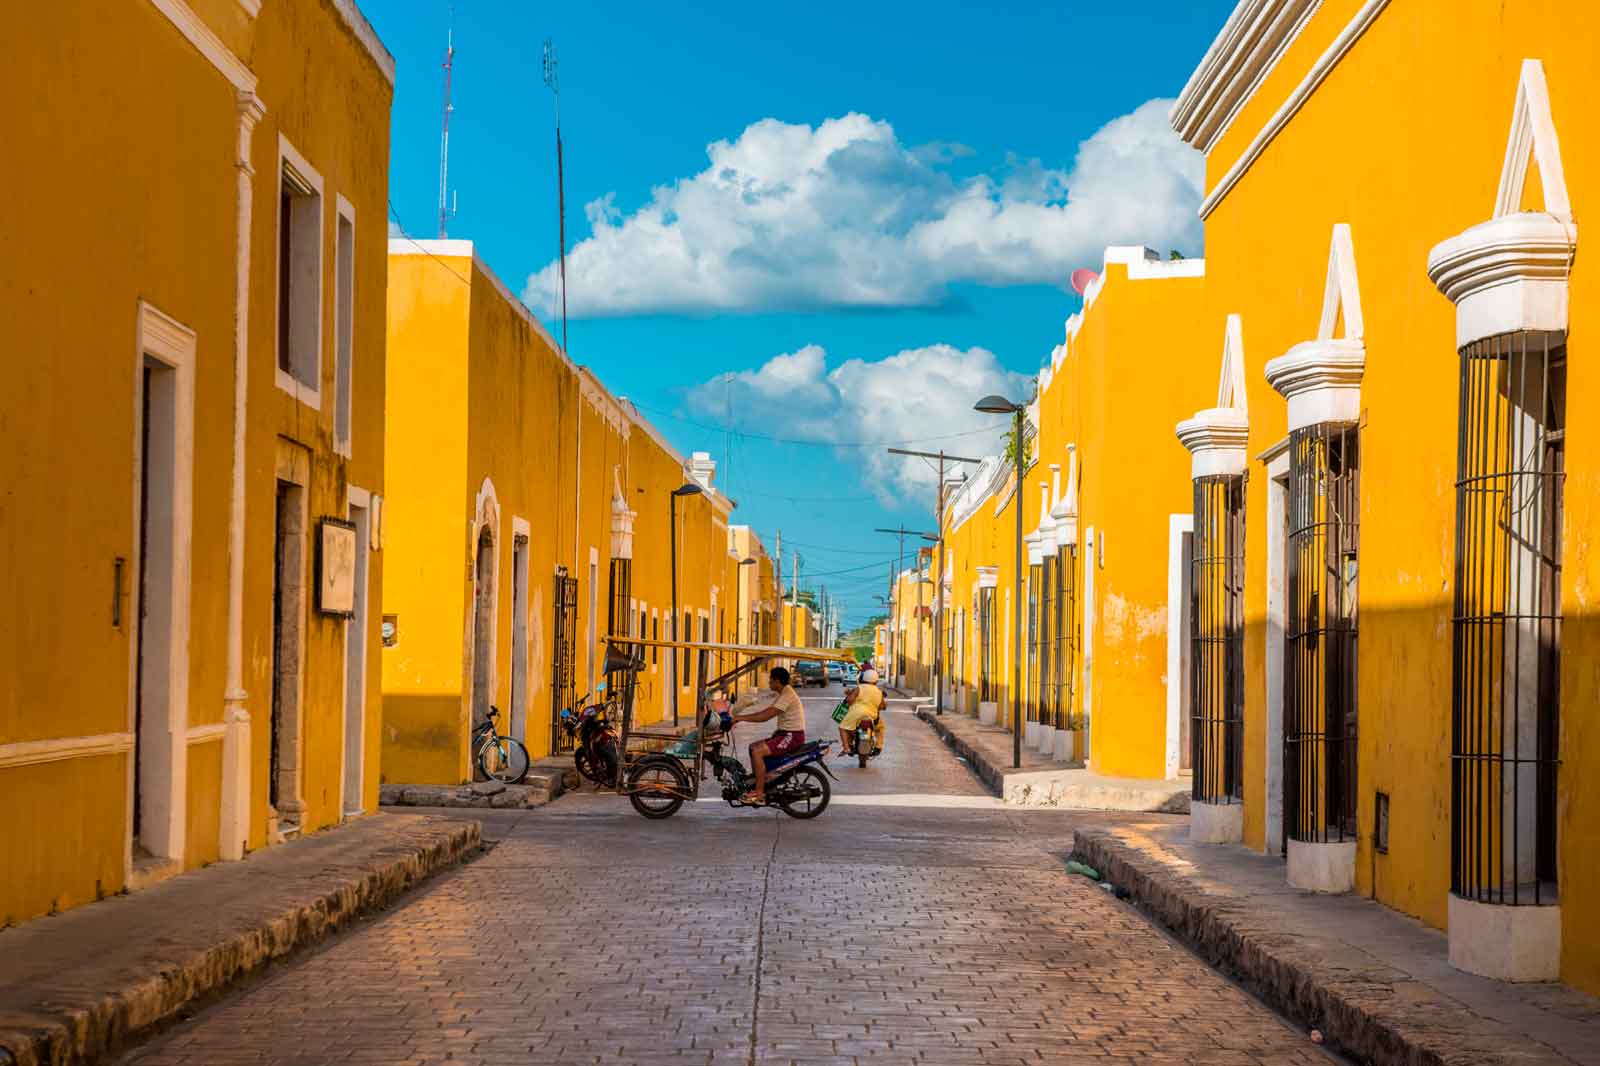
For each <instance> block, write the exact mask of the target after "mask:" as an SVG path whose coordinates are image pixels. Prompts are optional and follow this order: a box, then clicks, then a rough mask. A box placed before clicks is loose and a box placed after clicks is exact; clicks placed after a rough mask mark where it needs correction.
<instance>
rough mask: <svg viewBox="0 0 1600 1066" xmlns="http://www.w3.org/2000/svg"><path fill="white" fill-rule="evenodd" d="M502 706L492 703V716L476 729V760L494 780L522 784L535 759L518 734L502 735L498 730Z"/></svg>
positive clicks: (490, 713) (473, 739) (473, 745)
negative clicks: (495, 729)
mask: <svg viewBox="0 0 1600 1066" xmlns="http://www.w3.org/2000/svg"><path fill="white" fill-rule="evenodd" d="M499 717H500V709H499V708H498V707H494V706H491V707H490V708H489V714H488V717H486V718H485V719H484V720H483V721H482V722H481V723H479V724H478V725H477V726H476V727H475V728H474V729H473V731H472V747H473V751H474V753H475V754H474V761H475V762H476V763H477V766H478V772H479V773H481V774H483V776H484V777H486V778H488V779H489V780H491V781H499V782H500V783H501V784H503V785H519V784H521V783H522V781H523V779H524V778H526V777H527V776H528V768H529V767H530V766H531V765H532V760H530V759H529V758H528V749H527V748H526V747H524V746H523V744H522V741H520V740H518V739H517V738H516V737H508V736H502V735H500V734H498V733H496V732H495V731H494V723H495V719H497V718H499Z"/></svg>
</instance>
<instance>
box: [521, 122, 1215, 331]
mask: <svg viewBox="0 0 1600 1066" xmlns="http://www.w3.org/2000/svg"><path fill="white" fill-rule="evenodd" d="M1170 103H1171V101H1168V100H1151V101H1149V102H1147V103H1145V104H1143V105H1141V106H1140V107H1139V108H1138V109H1136V110H1134V111H1133V112H1131V113H1129V114H1126V115H1123V116H1121V117H1119V118H1116V119H1114V120H1112V121H1111V122H1109V123H1107V124H1106V125H1105V126H1103V127H1102V128H1101V129H1099V130H1098V131H1096V132H1095V133H1094V134H1093V135H1092V136H1091V137H1089V138H1088V139H1087V140H1085V141H1084V142H1083V143H1082V144H1080V145H1078V148H1077V153H1076V157H1075V159H1074V161H1073V163H1072V166H1071V168H1070V169H1068V170H1060V169H1053V168H1050V167H1047V166H1044V165H1043V164H1042V163H1040V162H1039V161H1038V160H1023V159H1016V158H1012V159H1008V160H1006V162H1005V164H1004V166H1003V167H1001V168H999V169H998V170H997V171H995V172H992V173H985V174H979V175H977V176H975V177H964V178H958V177H957V176H955V175H954V174H953V173H952V172H951V169H950V167H951V163H952V161H953V160H955V159H957V158H958V157H961V156H962V155H964V154H965V153H967V152H968V151H969V150H967V149H965V148H964V147H963V146H960V145H948V144H934V145H921V146H908V145H906V144H904V143H902V142H901V141H900V139H899V137H898V136H897V135H896V134H895V131H894V129H893V127H892V126H890V125H889V123H887V122H883V121H881V120H878V119H874V118H871V117H869V116H867V115H861V114H848V115H845V116H843V117H841V118H830V119H827V120H825V121H824V122H822V123H821V124H820V125H817V126H808V125H804V124H796V123H787V122H780V121H778V120H777V119H771V118H768V119H762V120H761V121H759V122H756V123H754V124H752V125H751V126H749V127H747V128H746V129H745V130H744V132H743V133H741V134H740V135H739V136H738V137H737V138H735V139H734V140H732V141H726V140H723V141H717V142H716V143H714V144H712V145H710V146H709V147H708V148H707V150H706V151H707V155H708V157H709V164H708V165H707V167H706V168H705V169H704V170H702V171H700V172H699V173H698V174H694V175H692V176H689V177H685V178H680V179H678V180H676V181H673V182H672V183H670V184H667V185H662V186H659V187H657V188H656V189H655V190H654V191H653V192H652V194H651V196H650V199H649V201H648V202H647V203H645V204H644V205H643V206H642V207H640V208H639V209H638V210H636V211H633V212H632V213H624V212H622V211H620V210H619V209H618V208H617V206H616V203H615V197H614V194H609V193H608V194H607V195H606V196H604V197H601V198H600V199H597V200H594V201H592V202H591V203H589V204H588V205H587V206H586V207H585V209H584V212H585V214H586V216H587V217H588V220H589V225H590V227H591V230H592V233H591V235H590V236H589V237H587V238H585V239H584V240H582V241H579V242H578V244H577V245H576V246H575V247H574V248H573V249H572V251H571V252H570V253H569V254H568V256H567V286H568V288H567V304H568V310H569V312H570V313H571V314H575V315H585V316H596V315H624V314H637V313H648V312H660V311H669V312H670V311H679V312H682V311H688V312H709V311H718V310H727V311H761V310H771V309H784V308H790V309H793V308H826V307H908V306H927V305H931V304H937V303H939V302H941V301H942V300H944V299H945V298H946V296H947V292H948V287H949V286H950V285H951V284H952V283H955V282H964V281H970V282H978V283H982V284H990V285H1014V284H1028V283H1045V284H1054V285H1063V284H1065V281H1066V278H1067V275H1068V274H1069V273H1070V272H1071V271H1072V269H1073V268H1075V267H1079V266H1098V265H1099V262H1100V253H1101V250H1102V248H1103V247H1104V246H1105V245H1107V244H1148V245H1151V246H1154V247H1158V248H1163V249H1164V248H1167V247H1174V248H1181V249H1183V250H1185V251H1187V252H1189V253H1191V254H1194V253H1195V252H1198V250H1199V247H1200V241H1201V226H1200V220H1199V218H1198V217H1197V216H1196V208H1197V206H1198V205H1199V202H1200V196H1201V187H1202V183H1203V174H1204V163H1203V160H1202V158H1201V156H1200V154H1199V153H1198V152H1195V151H1194V150H1193V149H1191V148H1189V147H1187V146H1185V145H1184V144H1183V143H1182V142H1181V141H1179V139H1178V137H1177V135H1176V134H1174V133H1173V132H1172V130H1171V128H1170V127H1169V126H1168V124H1167V118H1166V116H1167V111H1168V108H1169V106H1170ZM557 286H558V282H557V272H556V265H555V264H554V263H551V264H549V265H547V266H545V267H544V268H543V269H541V270H540V271H538V272H537V273H535V274H534V275H533V276H532V277H530V278H529V279H528V283H527V286H526V289H525V290H524V299H526V300H527V302H528V303H529V304H530V305H531V306H533V307H534V308H536V309H540V310H543V311H545V312H550V311H551V310H552V309H553V308H554V307H555V305H556V302H557V298H558V293H559V290H558V287H557Z"/></svg>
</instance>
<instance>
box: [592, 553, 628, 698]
mask: <svg viewBox="0 0 1600 1066" xmlns="http://www.w3.org/2000/svg"><path fill="white" fill-rule="evenodd" d="M632 589H633V560H632V559H612V560H611V598H610V600H609V602H608V604H607V608H606V633H607V634H613V633H615V634H623V635H625V634H626V632H627V628H628V624H627V621H626V619H627V618H628V616H629V614H630V613H631V610H630V608H629V605H628V598H629V595H630V593H631V592H632ZM606 647H607V645H606V643H605V642H602V643H601V649H600V654H601V655H603V656H604V655H606ZM633 650H634V649H628V653H629V654H630V655H631V654H632V652H633ZM608 657H609V656H608ZM601 661H602V662H603V661H604V659H602V660H601ZM635 680H636V675H635V674H634V673H633V672H632V671H629V670H608V671H606V695H607V696H608V697H609V698H610V699H614V700H617V701H618V706H619V707H628V706H631V705H632V703H633V684H634V682H635Z"/></svg>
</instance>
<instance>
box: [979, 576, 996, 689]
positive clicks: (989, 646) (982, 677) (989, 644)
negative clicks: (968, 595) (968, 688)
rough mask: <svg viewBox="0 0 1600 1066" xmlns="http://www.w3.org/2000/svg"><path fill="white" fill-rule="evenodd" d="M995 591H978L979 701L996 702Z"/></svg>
mask: <svg viewBox="0 0 1600 1066" xmlns="http://www.w3.org/2000/svg"><path fill="white" fill-rule="evenodd" d="M994 644H995V640H994V589H992V588H980V589H979V590H978V700H979V701H980V702H982V703H992V702H994V700H995V695H996V694H995V670H994Z"/></svg>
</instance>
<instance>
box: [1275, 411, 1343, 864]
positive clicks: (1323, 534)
mask: <svg viewBox="0 0 1600 1066" xmlns="http://www.w3.org/2000/svg"><path fill="white" fill-rule="evenodd" d="M1289 450H1290V454H1289V498H1288V601H1289V602H1288V608H1289V609H1288V616H1287V619H1286V625H1285V634H1284V663H1283V683H1284V700H1283V727H1284V743H1283V757H1284V801H1285V802H1284V805H1285V808H1286V810H1285V822H1286V828H1287V830H1288V835H1289V837H1290V839H1293V840H1299V841H1308V842H1313V843H1328V842H1342V841H1345V840H1353V839H1355V831H1356V826H1355V820H1356V577H1357V554H1356V552H1357V544H1358V542H1359V538H1358V534H1359V529H1360V525H1359V522H1360V510H1359V508H1360V500H1361V495H1360V446H1359V435H1358V429H1357V427H1356V426H1355V425H1354V424H1353V423H1331V422H1329V423H1321V424H1319V425H1315V426H1308V427H1306V428H1304V429H1297V430H1295V431H1294V432H1293V433H1292V434H1291V435H1290V438H1289Z"/></svg>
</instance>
